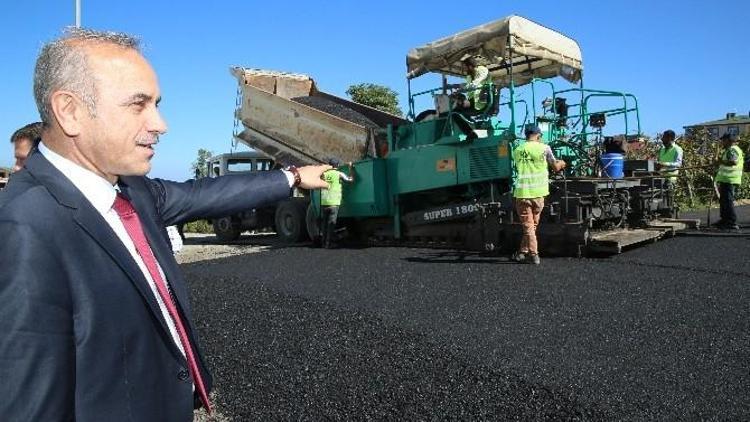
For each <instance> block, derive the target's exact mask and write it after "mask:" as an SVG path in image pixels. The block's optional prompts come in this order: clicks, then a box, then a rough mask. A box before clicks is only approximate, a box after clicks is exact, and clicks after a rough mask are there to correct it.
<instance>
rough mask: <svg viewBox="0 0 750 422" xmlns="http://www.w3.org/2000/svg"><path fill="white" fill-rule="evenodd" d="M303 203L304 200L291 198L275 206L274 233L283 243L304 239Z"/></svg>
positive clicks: (305, 234)
mask: <svg viewBox="0 0 750 422" xmlns="http://www.w3.org/2000/svg"><path fill="white" fill-rule="evenodd" d="M305 205H306V203H305V202H302V201H295V200H294V199H291V200H286V201H283V202H280V203H279V205H278V206H277V207H276V218H275V221H276V234H277V235H278V236H279V238H280V239H281V240H282V241H284V242H285V243H296V242H301V241H303V240H305V237H306V236H307V233H306V229H305Z"/></svg>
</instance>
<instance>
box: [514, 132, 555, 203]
mask: <svg viewBox="0 0 750 422" xmlns="http://www.w3.org/2000/svg"><path fill="white" fill-rule="evenodd" d="M546 149H547V145H545V144H543V143H541V142H537V141H531V142H530V141H526V142H524V143H523V144H521V145H520V146H519V147H518V148H516V149H515V150H513V161H514V162H515V164H516V171H517V178H516V184H515V187H514V189H513V197H514V198H542V197H545V196H547V195H549V170H548V169H547V166H548V165H547V158H546V157H545V156H544V152H545V151H546Z"/></svg>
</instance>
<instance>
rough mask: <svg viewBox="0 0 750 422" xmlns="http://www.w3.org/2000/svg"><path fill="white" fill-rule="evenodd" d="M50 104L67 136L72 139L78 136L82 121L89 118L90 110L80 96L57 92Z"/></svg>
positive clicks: (67, 92)
mask: <svg viewBox="0 0 750 422" xmlns="http://www.w3.org/2000/svg"><path fill="white" fill-rule="evenodd" d="M50 104H51V106H52V110H51V111H52V114H53V115H54V116H55V119H56V120H57V123H58V124H59V125H60V128H61V129H62V131H63V132H64V133H65V135H67V136H69V137H71V138H72V137H76V136H78V135H79V134H80V133H81V123H82V119H83V118H85V117H87V116H88V109H87V108H86V106H85V105H84V104H83V102H82V101H81V100H80V99H79V98H78V96H76V95H75V94H73V93H72V92H69V91H56V92H54V93H53V94H52V98H50ZM84 113H85V114H84Z"/></svg>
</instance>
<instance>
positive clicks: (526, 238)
mask: <svg viewBox="0 0 750 422" xmlns="http://www.w3.org/2000/svg"><path fill="white" fill-rule="evenodd" d="M525 133H526V142H524V143H523V144H521V145H520V146H518V147H517V148H516V149H514V150H513V162H514V163H515V166H516V172H517V177H516V183H515V186H514V188H513V200H514V203H515V208H516V214H517V215H518V218H519V219H520V220H521V225H522V226H523V235H522V236H521V245H520V246H519V248H518V251H517V252H516V253H515V254H513V260H514V261H516V262H524V263H528V264H539V263H540V259H539V252H538V250H537V241H536V228H537V226H538V225H539V216H540V215H541V214H542V208H544V197H545V196H547V195H548V194H549V170H548V168H549V167H551V168H552V169H553V170H554V171H556V172H558V171H561V170H562V169H564V168H565V161H562V160H557V159H556V158H555V155H554V154H553V153H552V149H551V148H550V147H549V145H546V144H544V143H542V142H541V138H542V131H541V130H540V129H539V127H538V126H530V127H527V128H526V131H525Z"/></svg>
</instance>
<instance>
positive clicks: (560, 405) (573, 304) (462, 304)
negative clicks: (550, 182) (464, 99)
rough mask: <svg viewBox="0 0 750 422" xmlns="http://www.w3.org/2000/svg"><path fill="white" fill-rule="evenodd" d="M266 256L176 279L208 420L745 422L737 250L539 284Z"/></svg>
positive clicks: (630, 260)
mask: <svg viewBox="0 0 750 422" xmlns="http://www.w3.org/2000/svg"><path fill="white" fill-rule="evenodd" d="M748 208H750V207H748ZM742 215H743V218H745V220H744V223H745V224H747V223H748V222H750V218H748V217H750V212H748V209H743V210H742ZM274 242H275V240H273V239H272V238H268V237H265V238H256V237H245V238H243V240H242V241H240V242H239V243H238V245H237V246H245V247H247V246H248V245H250V247H252V248H256V249H258V248H261V250H260V253H253V254H247V255H240V256H231V257H229V258H226V259H219V260H213V261H200V262H193V263H189V264H184V265H183V269H184V270H185V272H186V276H187V279H188V280H189V281H190V284H191V290H192V300H193V307H194V313H195V314H196V320H197V322H198V327H199V331H200V333H201V335H202V339H203V344H204V349H205V350H204V351H205V354H206V356H207V359H208V364H209V366H210V367H211V368H212V371H213V373H214V378H215V385H216V394H215V400H216V402H217V409H218V410H219V414H220V415H221V417H222V418H225V419H222V420H237V421H244V420H269V419H270V420H290V419H295V420H322V419H328V420H393V419H399V420H446V419H447V420H498V419H501V420H644V419H648V420H676V419H688V420H697V419H700V420H704V419H705V420H742V419H748V416H750V397H749V395H748V394H749V393H748V391H750V332H748V322H747V321H749V320H750V319H749V317H750V315H749V314H750V309H749V308H748V306H747V301H748V297H750V283H748V282H749V281H750V263H748V260H747V251H748V246H750V240H748V238H742V237H735V238H698V237H678V238H675V239H669V240H665V241H663V242H659V243H656V244H653V245H649V246H646V247H643V248H640V249H636V250H633V251H630V252H627V253H625V254H622V255H618V256H615V257H612V258H608V259H569V258H544V257H543V259H542V264H541V266H539V267H534V266H525V265H517V264H512V263H510V262H509V261H508V260H507V259H506V258H504V257H484V256H479V255H475V254H466V253H461V252H456V251H436V250H425V249H409V248H363V249H339V250H321V249H314V248H309V247H306V246H302V247H287V248H285V247H281V246H280V245H278V244H275V243H274ZM189 243H190V242H189Z"/></svg>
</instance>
